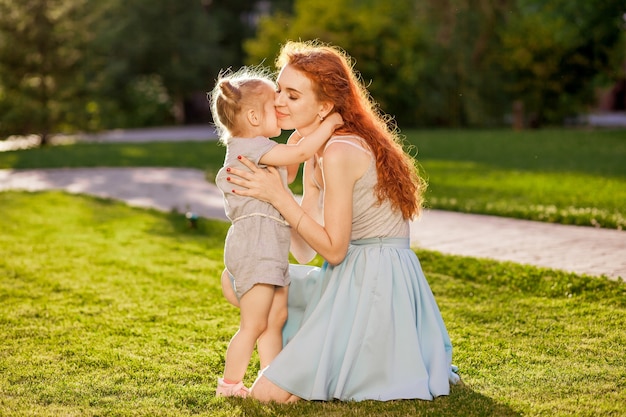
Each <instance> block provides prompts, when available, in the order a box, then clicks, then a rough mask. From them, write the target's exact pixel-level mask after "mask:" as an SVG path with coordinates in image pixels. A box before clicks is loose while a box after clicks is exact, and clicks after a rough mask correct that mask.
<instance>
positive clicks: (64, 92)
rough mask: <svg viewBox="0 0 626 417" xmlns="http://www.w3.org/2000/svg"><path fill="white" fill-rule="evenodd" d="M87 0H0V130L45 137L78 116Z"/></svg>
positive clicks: (87, 33)
mask: <svg viewBox="0 0 626 417" xmlns="http://www.w3.org/2000/svg"><path fill="white" fill-rule="evenodd" d="M88 4H89V0H68V1H66V0H24V1H19V2H15V1H11V0H0V92H1V93H0V135H7V134H15V133H17V134H26V133H36V134H40V135H41V136H42V140H44V141H45V139H46V136H47V135H48V134H49V133H52V132H57V131H61V130H63V129H64V128H66V127H67V124H68V123H67V121H68V120H70V119H71V118H72V117H74V118H75V119H80V118H81V117H80V116H79V115H80V114H81V112H80V109H81V107H82V105H83V104H84V97H83V95H84V94H83V93H84V91H85V89H86V80H85V78H84V74H83V72H82V69H83V62H82V57H83V54H82V50H84V49H85V47H86V45H87V44H88V42H89V40H90V39H91V38H92V36H93V33H92V31H91V28H90V27H89V20H88V19H87V15H86V13H85V10H86V8H87V6H88ZM95 8H96V9H97V7H95ZM77 33H78V34H80V35H78V36H77ZM73 112H78V115H74V116H72V113H73ZM82 114H84V112H83V113H82ZM75 126H81V124H80V123H78V124H77V125H75Z"/></svg>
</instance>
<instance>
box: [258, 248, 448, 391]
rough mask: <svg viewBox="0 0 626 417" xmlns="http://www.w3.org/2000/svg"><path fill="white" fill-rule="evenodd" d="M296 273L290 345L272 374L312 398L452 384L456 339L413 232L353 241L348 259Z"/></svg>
mask: <svg viewBox="0 0 626 417" xmlns="http://www.w3.org/2000/svg"><path fill="white" fill-rule="evenodd" d="M289 273H290V275H291V285H290V287H289V317H288V319H287V323H286V324H285V327H284V329H283V338H284V343H285V346H284V349H283V350H282V351H281V352H280V353H279V355H278V356H277V357H276V358H275V359H274V361H273V362H272V363H271V364H270V366H269V367H268V368H266V369H265V370H264V371H263V375H264V376H265V377H266V378H268V379H269V380H270V381H272V382H273V383H275V384H276V385H278V386H279V387H281V388H283V389H284V390H286V391H288V392H290V393H292V394H295V395H297V396H299V397H301V398H303V399H306V400H324V401H328V400H333V399H339V400H344V401H361V400H368V399H371V400H381V401H387V400H395V399H413V398H419V399H423V400H431V399H432V398H433V397H437V396H440V395H447V394H449V392H450V383H451V382H453V383H454V382H456V381H458V376H457V375H456V374H454V373H452V371H451V369H452V365H451V361H452V345H451V343H450V338H449V336H448V332H447V330H446V327H445V325H444V322H443V319H442V317H441V313H440V311H439V308H438V306H437V304H436V302H435V298H434V296H433V293H432V291H431V289H430V287H429V285H428V282H427V281H426V278H425V276H424V273H423V272H422V268H421V266H420V263H419V260H418V259H417V256H416V255H415V252H413V250H411V249H410V247H409V240H408V239H404V238H385V239H380V238H373V239H363V240H359V241H353V242H351V244H350V247H349V249H348V254H347V256H346V258H345V259H344V261H343V262H342V263H340V264H339V265H336V266H330V265H328V264H324V266H322V268H317V267H311V266H305V265H290V269H289Z"/></svg>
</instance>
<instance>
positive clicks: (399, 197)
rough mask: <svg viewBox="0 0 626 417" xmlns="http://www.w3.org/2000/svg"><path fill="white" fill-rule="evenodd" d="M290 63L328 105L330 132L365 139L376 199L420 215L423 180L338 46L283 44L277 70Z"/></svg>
mask: <svg viewBox="0 0 626 417" xmlns="http://www.w3.org/2000/svg"><path fill="white" fill-rule="evenodd" d="M287 64H289V65H291V66H293V67H294V68H295V69H297V70H299V71H301V72H302V73H304V74H305V75H306V76H307V77H308V78H309V79H310V80H311V81H312V83H313V89H314V91H315V93H316V95H317V98H318V100H320V101H329V102H331V103H333V104H334V106H335V107H334V110H335V111H337V112H338V113H339V114H341V116H342V117H343V121H344V125H343V126H342V128H340V129H339V130H338V131H336V133H339V134H342V133H343V134H353V135H357V136H360V137H362V138H363V139H365V141H366V142H367V144H368V145H369V147H370V149H371V151H372V153H373V154H374V158H375V160H376V171H377V172H378V183H377V185H376V188H375V190H374V192H375V193H376V196H377V197H378V201H379V202H382V201H384V200H385V199H388V200H389V201H390V202H391V205H392V207H394V208H396V209H398V210H400V211H401V212H402V216H403V217H404V218H405V219H411V218H413V217H414V216H417V215H419V214H420V210H421V207H422V203H423V194H424V191H425V189H426V182H425V181H424V180H423V179H422V178H421V177H420V175H419V172H418V170H417V167H416V165H415V161H414V160H413V159H412V158H411V157H410V156H409V155H408V154H406V153H405V152H404V150H403V149H402V144H401V140H400V137H399V134H398V131H397V129H396V128H395V125H393V123H392V122H393V120H392V119H391V117H389V116H388V115H385V114H384V113H383V112H381V111H380V110H379V108H378V106H377V104H376V103H375V102H374V100H373V99H372V98H371V96H370V94H369V92H368V91H367V89H366V88H365V86H364V85H363V83H362V82H361V79H360V75H359V74H358V73H357V72H356V71H355V70H353V66H352V60H351V58H350V57H349V56H348V55H347V54H346V53H345V52H344V51H343V50H341V49H339V48H337V47H335V46H330V45H326V44H322V43H320V42H317V41H309V42H293V41H290V42H287V43H286V44H285V45H283V47H282V49H281V52H280V54H279V56H278V58H277V60H276V65H277V67H278V68H282V67H284V66H285V65H287Z"/></svg>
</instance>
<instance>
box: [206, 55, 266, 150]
mask: <svg viewBox="0 0 626 417" xmlns="http://www.w3.org/2000/svg"><path fill="white" fill-rule="evenodd" d="M268 86H269V87H270V88H271V91H274V90H275V88H276V87H275V84H274V81H273V80H272V78H271V77H270V76H269V75H268V71H266V70H264V69H262V68H260V67H254V68H251V67H243V68H241V69H239V70H238V71H236V72H232V71H231V70H230V69H229V70H226V71H222V72H220V74H219V75H218V78H217V81H216V83H215V87H214V88H213V91H211V93H209V101H210V103H211V114H212V115H213V124H214V125H215V127H216V129H217V133H218V134H219V137H220V141H222V142H224V141H225V139H226V138H228V137H233V136H237V135H239V134H240V133H241V132H240V130H241V128H240V126H241V124H240V123H242V122H243V120H244V119H242V118H241V117H240V116H242V114H243V111H244V110H248V109H251V108H255V109H259V110H261V109H262V108H263V100H264V98H265V97H264V96H265V95H266V94H267V91H268V90H267V87H268Z"/></svg>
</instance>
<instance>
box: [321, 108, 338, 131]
mask: <svg viewBox="0 0 626 417" xmlns="http://www.w3.org/2000/svg"><path fill="white" fill-rule="evenodd" d="M324 123H328V124H329V125H331V126H332V128H333V130H336V129H338V128H340V127H341V126H343V117H341V115H340V114H339V113H337V112H333V113H331V114H329V115H328V116H326V118H325V119H324Z"/></svg>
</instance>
